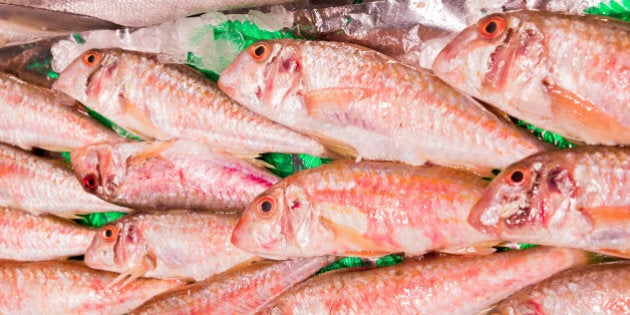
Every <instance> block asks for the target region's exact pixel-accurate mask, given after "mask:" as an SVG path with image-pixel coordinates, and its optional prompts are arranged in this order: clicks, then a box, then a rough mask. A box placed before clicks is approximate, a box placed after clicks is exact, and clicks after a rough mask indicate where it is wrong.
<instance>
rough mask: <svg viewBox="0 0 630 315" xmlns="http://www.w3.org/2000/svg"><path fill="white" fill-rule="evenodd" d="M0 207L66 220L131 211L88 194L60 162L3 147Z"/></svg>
mask: <svg viewBox="0 0 630 315" xmlns="http://www.w3.org/2000/svg"><path fill="white" fill-rule="evenodd" d="M0 207H10V208H14V209H21V210H25V211H28V212H30V213H33V214H40V213H51V214H54V215H57V216H64V217H74V216H76V214H80V213H91V212H108V211H121V212H129V211H131V209H129V208H124V207H121V206H117V205H114V204H111V203H108V202H105V201H103V200H101V199H99V198H98V197H96V196H94V195H92V194H89V193H87V192H85V191H84V190H83V188H81V185H80V184H79V182H78V181H77V180H76V179H75V178H74V174H72V171H71V170H69V169H68V168H67V167H66V166H65V165H62V164H61V163H60V162H59V161H53V160H48V159H44V158H40V157H37V156H35V155H32V154H29V153H26V152H24V151H22V150H19V149H16V148H13V147H10V146H6V145H3V144H0Z"/></svg>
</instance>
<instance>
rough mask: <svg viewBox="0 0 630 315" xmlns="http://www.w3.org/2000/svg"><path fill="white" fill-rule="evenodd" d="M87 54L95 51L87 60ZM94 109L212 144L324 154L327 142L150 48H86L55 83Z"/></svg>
mask: <svg viewBox="0 0 630 315" xmlns="http://www.w3.org/2000/svg"><path fill="white" fill-rule="evenodd" d="M86 56H97V57H95V59H94V63H90V64H88V63H86V61H84V60H83V58H87V57H86ZM53 88H54V89H57V90H60V91H62V92H64V93H66V94H68V95H70V96H72V97H74V98H75V99H77V100H79V101H80V102H82V103H83V104H85V105H86V106H88V107H90V108H91V109H92V110H94V111H96V112H98V113H99V114H101V115H103V116H105V117H107V118H108V119H110V120H112V121H114V122H115V123H117V124H118V125H120V126H121V127H123V128H125V129H128V130H130V131H132V132H134V133H137V134H138V135H140V136H142V137H144V138H146V139H157V140H171V139H176V138H187V139H192V140H196V141H200V142H204V143H206V144H208V145H210V146H212V147H213V148H215V149H219V150H224V151H228V152H233V153H236V154H240V155H242V154H245V155H248V154H249V155H252V153H264V152H290V153H308V154H311V155H320V156H323V155H326V151H325V149H324V147H323V146H322V145H321V144H319V143H318V142H317V141H315V140H313V139H312V138H310V137H307V136H304V135H302V134H299V133H297V132H294V131H292V130H290V129H288V128H286V127H284V126H281V125H279V124H277V123H274V122H272V121H270V120H268V119H266V118H264V117H261V116H259V115H256V114H254V113H252V112H251V111H249V110H247V109H245V108H243V107H241V106H239V105H238V104H236V103H234V102H233V101H232V100H230V99H229V98H228V97H227V96H225V95H224V94H223V93H222V92H221V91H219V89H218V88H217V86H216V83H214V82H212V81H210V80H208V79H206V78H204V77H203V76H202V75H201V74H200V73H198V72H196V71H194V70H192V69H190V68H188V67H186V66H183V65H173V64H162V63H159V62H158V60H157V57H156V56H155V55H153V54H146V53H138V52H130V51H122V50H119V49H108V50H90V51H88V52H86V53H84V54H83V55H82V56H80V57H78V58H77V59H76V60H75V61H74V62H73V63H72V64H71V65H70V66H68V68H66V69H65V70H64V71H63V72H62V73H61V74H60V75H59V79H58V80H57V81H56V82H55V84H54V85H53Z"/></svg>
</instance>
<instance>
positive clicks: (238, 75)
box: [218, 40, 305, 127]
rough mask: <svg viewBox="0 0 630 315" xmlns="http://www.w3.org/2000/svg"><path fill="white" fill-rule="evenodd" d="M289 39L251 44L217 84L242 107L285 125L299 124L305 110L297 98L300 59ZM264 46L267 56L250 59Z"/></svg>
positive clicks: (299, 98) (299, 86)
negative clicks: (260, 58) (259, 58)
mask: <svg viewBox="0 0 630 315" xmlns="http://www.w3.org/2000/svg"><path fill="white" fill-rule="evenodd" d="M292 42H293V41H292V40H274V41H263V42H257V43H254V44H252V45H251V46H250V47H249V48H248V49H246V50H245V51H243V52H242V53H241V54H240V55H239V56H238V57H237V58H236V59H235V60H234V61H233V62H232V63H231V64H230V66H228V68H226V69H225V70H224V71H223V72H222V73H221V77H220V78H219V81H218V85H219V89H221V90H222V91H223V92H224V93H225V94H227V95H228V96H229V97H230V98H232V99H234V100H235V101H236V102H238V103H239V104H241V105H242V106H244V107H245V108H247V109H249V110H251V111H253V112H255V113H257V114H260V115H262V116H265V117H267V118H269V119H271V120H274V121H276V122H279V123H281V124H284V125H287V126H290V127H291V126H294V125H296V124H298V123H299V117H301V116H300V114H304V112H305V107H304V102H303V99H302V96H301V92H300V91H301V90H302V80H301V77H302V75H301V71H302V67H301V60H300V58H301V56H300V51H299V48H298V47H297V46H296V45H292ZM259 47H265V49H267V50H268V51H269V55H268V56H267V57H266V58H265V59H264V60H254V58H253V57H252V56H253V51H255V49H256V48H259Z"/></svg>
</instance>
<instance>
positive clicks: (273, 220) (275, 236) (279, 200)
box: [232, 180, 316, 259]
mask: <svg viewBox="0 0 630 315" xmlns="http://www.w3.org/2000/svg"><path fill="white" fill-rule="evenodd" d="M312 210H313V209H312V206H311V204H310V202H309V198H308V196H307V192H306V191H305V190H304V189H303V188H302V187H300V186H299V185H295V184H290V183H288V184H287V182H286V180H285V181H283V182H280V183H279V184H276V185H275V186H272V187H271V188H270V189H269V190H267V191H266V192H265V193H263V194H261V195H259V196H258V197H257V198H256V199H255V200H254V201H253V202H252V203H251V204H249V205H248V206H247V207H246V208H245V210H244V211H243V215H242V216H241V218H240V220H239V221H238V223H237V225H236V228H234V232H233V233H232V244H233V245H234V246H236V247H238V248H240V249H242V250H244V251H247V252H250V253H253V254H256V255H259V256H261V257H265V258H270V259H289V258H296V257H308V256H309V246H310V243H311V242H312V241H314V240H312V239H311V235H312V233H311V232H312V231H311V228H312V227H313V226H314V225H315V223H316V222H313V220H314V218H313V211H312Z"/></svg>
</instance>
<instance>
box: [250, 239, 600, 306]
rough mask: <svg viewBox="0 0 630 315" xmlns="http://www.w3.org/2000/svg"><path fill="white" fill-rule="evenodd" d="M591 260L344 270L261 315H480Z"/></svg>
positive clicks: (484, 259)
mask: <svg viewBox="0 0 630 315" xmlns="http://www.w3.org/2000/svg"><path fill="white" fill-rule="evenodd" d="M587 257H588V255H587V254H586V252H582V251H579V250H570V249H559V248H536V249H529V250H523V251H512V252H507V253H499V254H493V255H487V256H474V257H454V256H450V257H430V258H424V259H421V260H416V259H407V260H406V261H404V262H403V263H401V264H398V265H394V266H387V267H382V268H376V269H368V270H339V271H335V272H331V273H325V274H322V275H319V276H316V277H313V278H311V279H309V280H307V281H305V282H303V283H301V284H299V285H297V286H295V287H293V288H291V289H290V290H288V291H287V292H285V293H283V294H282V295H281V296H279V297H278V298H276V299H275V300H273V301H272V302H270V303H269V304H268V305H267V306H265V308H264V309H262V310H261V311H260V312H259V314H286V315H288V314H478V313H482V312H483V311H484V310H485V309H487V308H488V307H490V306H491V305H493V304H494V303H497V302H499V301H500V300H502V299H503V298H505V297H507V296H509V295H510V294H511V293H515V292H517V291H518V290H520V289H521V288H524V287H526V286H528V285H530V284H534V283H536V282H538V281H541V280H543V279H545V278H548V277H549V276H551V275H553V274H555V273H557V272H559V271H562V270H565V269H568V268H571V267H575V266H580V265H584V264H586V263H587Z"/></svg>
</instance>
